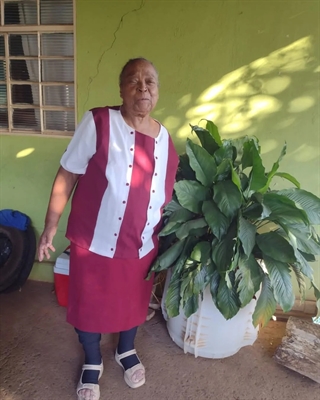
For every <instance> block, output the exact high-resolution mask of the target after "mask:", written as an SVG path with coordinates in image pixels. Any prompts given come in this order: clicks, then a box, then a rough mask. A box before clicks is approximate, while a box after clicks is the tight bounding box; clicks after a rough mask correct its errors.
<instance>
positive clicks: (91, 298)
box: [67, 243, 157, 333]
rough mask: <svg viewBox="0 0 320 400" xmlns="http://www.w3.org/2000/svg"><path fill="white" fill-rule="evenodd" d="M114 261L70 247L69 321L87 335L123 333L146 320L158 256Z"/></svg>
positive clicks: (154, 254)
mask: <svg viewBox="0 0 320 400" xmlns="http://www.w3.org/2000/svg"><path fill="white" fill-rule="evenodd" d="M156 253H157V250H156V249H154V250H152V251H151V252H150V253H149V254H147V255H146V256H145V257H144V258H142V259H138V258H134V259H120V258H118V259H115V258H108V257H104V256H100V255H98V254H95V253H92V252H90V251H88V250H86V249H83V248H82V247H79V246H76V245H75V244H74V243H72V244H71V248H70V272H69V299H68V308H67V321H68V322H69V323H70V324H71V325H73V326H74V327H75V328H78V329H80V330H82V331H85V332H99V333H112V332H121V331H126V330H128V329H131V328H133V327H135V326H138V325H141V324H142V323H143V322H145V320H146V316H147V312H148V306H149V302H150V297H151V291H152V285H153V277H152V278H151V279H150V280H149V281H146V280H145V278H146V276H147V274H148V271H149V268H150V266H151V264H152V262H153V260H154V258H155V257H156Z"/></svg>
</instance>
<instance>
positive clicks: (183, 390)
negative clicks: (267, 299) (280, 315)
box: [0, 281, 320, 400]
mask: <svg viewBox="0 0 320 400" xmlns="http://www.w3.org/2000/svg"><path fill="white" fill-rule="evenodd" d="M0 307H1V331H0V335H1V336H0V339H1V342H0V343H1V344H0V351H1V353H0V399H3V400H58V399H59V400H69V399H70V400H75V399H76V396H75V386H76V383H77V380H78V378H79V370H80V366H81V364H82V353H81V348H80V345H79V344H78V343H77V338H76V336H75V333H74V331H73V328H72V327H71V326H69V325H68V324H66V323H65V309H63V308H61V307H59V306H58V305H57V303H56V299H55V295H54V293H53V292H52V285H51V284H48V283H38V282H31V281H28V282H27V283H26V284H25V286H24V287H23V289H22V291H21V292H14V293H11V294H5V295H1V296H0ZM284 333H285V323H284V322H274V321H271V322H270V323H269V324H268V326H267V327H266V328H264V329H263V330H262V331H261V332H260V334H259V338H258V340H257V341H256V343H255V344H254V345H253V346H248V347H245V348H242V349H241V350H240V351H239V352H238V353H237V354H236V355H234V356H232V357H228V358H224V359H219V360H217V359H216V360H212V359H205V358H197V359H196V358H194V356H192V355H190V354H187V355H185V354H184V353H183V351H182V350H181V349H180V348H178V347H177V346H176V345H175V344H174V343H173V342H172V340H171V339H170V337H169V336H168V334H167V331H166V326H165V324H164V322H163V320H162V317H161V314H160V313H159V312H157V315H156V316H155V317H154V318H153V319H151V320H150V321H149V322H147V323H145V324H144V326H142V327H141V328H140V330H139V333H138V336H137V340H136V348H137V349H138V351H139V355H140V357H141V359H142V361H143V363H144V365H145V366H146V368H147V382H146V385H144V386H143V387H141V388H139V389H135V390H133V389H130V388H128V387H127V386H126V384H125V382H124V381H123V378H122V372H121V369H120V367H119V366H118V365H117V364H116V363H115V361H114V360H113V351H112V349H113V347H114V345H115V343H116V337H115V336H111V335H104V337H103V340H102V350H103V357H104V365H105V373H104V375H103V377H102V379H101V381H100V387H101V393H102V395H101V399H102V400H104V399H105V400H107V399H108V400H109V399H110V400H111V399H112V400H127V399H128V400H129V399H130V400H141V399H143V400H144V399H148V400H149V399H156V400H182V399H183V400H189V399H190V400H191V399H197V400H202V399H219V400H301V399H306V400H319V398H320V385H319V384H317V383H315V382H313V381H311V380H309V379H308V378H305V377H303V376H301V375H299V374H297V373H295V372H293V371H290V370H288V369H286V368H284V367H282V366H280V365H278V364H276V363H275V362H274V360H273V359H272V355H273V353H274V351H275V349H276V347H277V346H278V345H279V344H280V342H281V338H282V337H283V336H284Z"/></svg>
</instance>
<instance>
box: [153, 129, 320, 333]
mask: <svg viewBox="0 0 320 400" xmlns="http://www.w3.org/2000/svg"><path fill="white" fill-rule="evenodd" d="M191 128H192V131H193V132H195V133H196V135H197V137H198V139H199V141H198V143H199V144H198V143H196V141H193V140H191V139H187V143H186V153H185V154H183V155H181V156H180V164H179V168H178V172H177V182H176V184H175V187H174V195H173V200H172V201H171V202H170V203H169V204H168V206H167V207H166V208H165V211H164V222H165V225H164V227H163V229H162V230H161V232H160V237H161V247H160V252H159V255H158V257H157V259H156V260H155V262H154V264H153V265H152V268H151V271H150V272H159V271H163V270H166V269H169V271H170V273H168V276H167V282H166V290H165V292H166V293H165V294H164V304H165V308H166V313H167V315H168V318H169V321H170V320H174V319H175V318H177V316H179V315H180V316H181V315H182V317H183V319H184V321H186V320H187V319H188V318H189V317H191V316H194V315H195V313H196V312H197V311H198V309H199V306H201V304H202V302H203V300H204V297H206V298H207V299H208V296H209V298H210V302H211V303H212V306H213V307H215V308H216V309H217V310H218V312H219V314H220V318H221V317H222V316H223V318H222V319H223V320H225V321H227V320H233V319H234V317H235V316H237V315H238V314H240V313H241V312H242V310H243V309H245V308H246V307H248V305H251V314H252V317H250V324H251V327H257V326H259V325H262V326H264V325H266V324H267V322H268V321H269V320H270V318H271V317H272V315H273V314H274V312H275V309H276V306H277V304H279V305H280V307H281V308H282V309H283V311H284V312H288V311H289V310H290V309H291V308H292V306H293V304H294V301H295V294H294V289H293V286H292V278H293V279H296V281H297V283H298V287H299V291H300V296H301V300H302V301H303V300H304V298H305V290H306V281H309V282H310V284H311V286H312V287H313V290H314V294H315V297H316V299H317V306H318V309H320V291H319V289H318V288H317V286H316V284H315V281H314V276H313V269H312V268H311V266H310V265H309V262H311V261H314V260H315V255H317V254H320V239H319V236H318V235H317V234H316V232H315V230H314V225H318V224H320V199H319V198H318V197H317V196H315V195H314V194H312V193H310V192H307V191H305V190H302V189H300V184H299V182H298V181H297V180H296V179H295V178H294V177H293V176H292V175H290V174H288V173H285V172H279V171H278V169H279V163H280V161H281V159H282V158H283V157H284V155H285V154H286V145H284V147H283V148H282V150H281V153H280V156H279V158H278V160H276V161H275V163H274V164H273V166H272V168H271V170H270V171H269V172H266V170H265V167H264V165H263V161H262V158H261V149H260V145H259V141H258V139H257V138H256V137H248V136H246V137H243V138H240V139H228V140H222V139H221V137H220V135H219V132H218V128H217V127H216V125H215V124H214V123H213V122H212V121H206V128H205V129H204V128H201V127H200V126H191ZM275 177H280V178H284V179H286V180H287V181H289V182H290V188H285V189H282V190H275V189H273V188H272V186H271V185H272V181H273V179H274V178H275ZM252 304H253V306H252ZM196 322H197V321H193V324H194V323H196ZM237 324H238V323H237ZM215 326H216V324H215ZM236 326H238V325H236ZM183 329H184V330H185V327H183ZM235 329H237V328H235ZM228 330H230V326H229V327H228ZM222 335H223V334H222ZM180 336H181V335H180Z"/></svg>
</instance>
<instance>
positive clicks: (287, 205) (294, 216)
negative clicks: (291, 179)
mask: <svg viewBox="0 0 320 400" xmlns="http://www.w3.org/2000/svg"><path fill="white" fill-rule="evenodd" d="M263 204H264V205H265V206H266V207H268V208H269V209H270V210H271V214H270V215H269V216H268V219H269V220H271V221H279V222H282V223H284V224H286V225H287V224H296V223H298V224H300V223H304V224H306V225H309V220H308V216H307V214H306V212H305V211H303V210H301V209H300V208H298V207H297V206H296V204H295V202H294V201H292V200H290V199H289V198H288V197H287V196H284V195H281V194H278V193H274V192H270V193H266V194H265V195H264V197H263Z"/></svg>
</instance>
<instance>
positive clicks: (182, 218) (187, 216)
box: [168, 206, 195, 223]
mask: <svg viewBox="0 0 320 400" xmlns="http://www.w3.org/2000/svg"><path fill="white" fill-rule="evenodd" d="M179 207H180V208H179V209H177V210H176V211H173V213H172V214H171V215H170V217H169V219H168V223H170V222H186V221H190V220H191V219H192V218H194V216H195V215H194V214H193V213H192V212H190V211H188V210H186V209H185V208H181V206H179Z"/></svg>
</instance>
